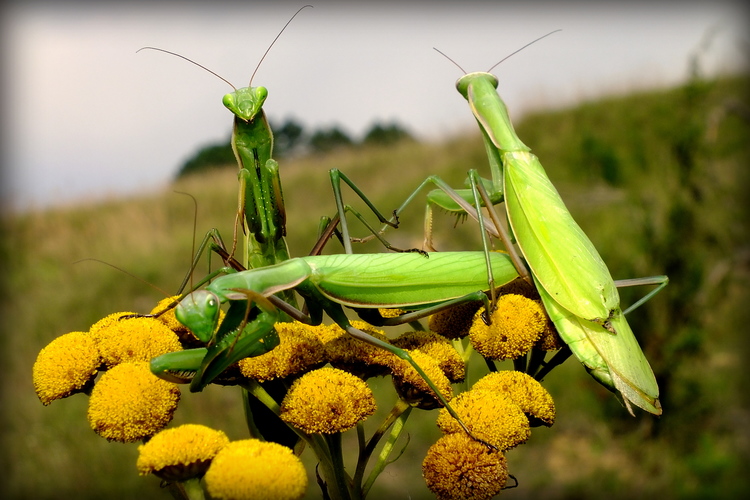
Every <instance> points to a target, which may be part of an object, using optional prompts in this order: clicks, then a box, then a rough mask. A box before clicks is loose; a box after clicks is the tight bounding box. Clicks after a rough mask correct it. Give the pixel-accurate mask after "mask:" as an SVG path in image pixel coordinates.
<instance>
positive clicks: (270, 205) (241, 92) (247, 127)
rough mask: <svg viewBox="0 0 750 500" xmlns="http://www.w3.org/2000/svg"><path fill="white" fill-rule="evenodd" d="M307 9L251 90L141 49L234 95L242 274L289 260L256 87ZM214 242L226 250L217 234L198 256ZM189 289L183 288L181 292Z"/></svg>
mask: <svg viewBox="0 0 750 500" xmlns="http://www.w3.org/2000/svg"><path fill="white" fill-rule="evenodd" d="M307 7H312V6H311V5H305V6H303V7H301V8H300V9H298V10H297V12H295V14H294V15H293V16H292V17H291V18H290V19H289V20H288V21H287V23H286V24H285V25H284V27H283V28H282V29H281V30H280V31H279V33H278V34H277V35H276V38H274V40H273V41H272V42H271V44H270V45H269V46H268V48H267V49H266V52H265V53H264V54H263V56H262V57H261V59H260V61H259V62H258V65H257V66H256V68H255V71H254V72H253V74H252V75H251V77H250V83H249V84H248V86H247V87H243V88H239V89H238V88H236V87H235V86H234V85H233V84H232V83H231V82H229V81H228V80H226V79H225V78H224V77H222V76H221V75H219V74H217V73H215V72H214V71H212V70H210V69H208V68H207V67H205V66H203V65H201V64H198V63H197V62H195V61H193V60H191V59H189V58H187V57H185V56H183V55H181V54H177V53H175V52H170V51H168V50H164V49H160V48H156V47H143V48H142V49H139V51H140V50H145V49H147V50H156V51H159V52H164V53H167V54H170V55H173V56H176V57H179V58H181V59H184V60H186V61H188V62H190V63H191V64H194V65H196V66H198V67H200V68H201V69H203V70H205V71H207V72H209V73H211V74H212V75H214V76H216V77H217V78H219V79H220V80H222V81H224V82H225V83H227V84H228V85H229V86H230V87H232V89H233V90H234V91H233V92H231V93H229V94H226V95H225V96H224V97H223V99H222V103H223V104H224V106H225V107H226V108H227V109H229V111H231V112H232V114H233V115H234V122H233V127H232V137H231V145H232V150H233V152H234V155H235V158H236V160H237V164H238V166H239V170H238V179H239V195H238V204H237V214H236V216H235V224H234V234H233V238H232V249H231V251H230V252H229V253H228V257H229V258H233V257H234V252H235V249H236V246H237V240H238V239H239V235H238V233H239V231H240V230H241V231H242V233H243V234H244V252H243V259H242V264H241V265H242V267H243V268H244V269H254V268H259V267H263V266H268V265H272V264H276V263H278V262H282V261H284V260H287V259H288V258H289V249H288V247H287V243H286V239H285V236H286V210H285V207H284V196H283V193H282V189H281V178H280V174H279V164H278V162H277V161H276V160H274V159H273V158H272V156H273V133H272V131H271V128H270V127H269V125H268V120H267V119H266V115H265V112H264V111H263V104H264V103H265V101H266V98H267V97H268V89H266V88H265V87H262V86H258V87H253V86H252V82H253V79H254V78H255V74H256V73H257V71H258V69H259V68H260V65H261V64H262V63H263V60H264V59H265V57H266V55H268V52H269V51H270V50H271V48H272V47H273V46H274V44H275V43H276V41H277V40H278V39H279V37H280V36H281V34H282V33H283V32H284V30H285V29H286V28H287V26H289V24H290V23H291V22H292V21H293V20H294V18H295V17H296V16H297V15H298V14H299V13H300V12H301V11H302V10H303V9H305V8H307ZM238 228H239V229H238ZM211 238H213V240H214V241H213V242H211V248H212V249H213V250H217V249H218V248H222V249H223V247H224V245H223V243H221V242H220V237H219V236H218V233H217V232H216V231H215V230H214V231H212V232H210V233H209V235H207V237H206V239H204V242H203V244H202V245H201V249H199V251H198V255H200V254H201V253H202V249H203V247H204V246H205V245H206V244H207V243H209V240H210V239H211ZM217 239H218V241H217ZM196 260H197V257H196ZM224 262H225V264H227V265H229V264H230V262H229V260H228V259H227V258H225V259H224ZM196 264H197V262H194V263H193V266H192V268H195V265H196ZM236 267H237V266H235V268H236ZM185 284H186V283H183V287H184V285H185ZM284 299H285V300H287V301H288V302H290V303H292V304H294V303H295V297H294V295H293V294H292V293H288V294H284Z"/></svg>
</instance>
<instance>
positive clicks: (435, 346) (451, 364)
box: [393, 331, 466, 382]
mask: <svg viewBox="0 0 750 500" xmlns="http://www.w3.org/2000/svg"><path fill="white" fill-rule="evenodd" d="M393 345H395V346H397V347H400V348H402V349H416V350H419V351H421V352H423V353H425V354H428V355H430V356H432V357H433V358H435V360H437V362H438V365H439V366H440V369H441V370H443V373H445V376H446V377H448V380H450V381H451V382H460V381H461V380H463V379H464V378H465V377H466V363H464V360H463V359H462V358H461V355H460V354H459V353H458V351H456V349H455V348H454V347H453V345H451V343H450V341H449V340H448V339H446V338H445V337H443V336H442V335H438V334H436V333H434V332H425V331H421V332H406V333H404V334H402V335H400V336H399V337H398V338H396V339H394V340H393Z"/></svg>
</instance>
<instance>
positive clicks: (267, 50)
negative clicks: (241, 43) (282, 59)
mask: <svg viewBox="0 0 750 500" xmlns="http://www.w3.org/2000/svg"><path fill="white" fill-rule="evenodd" d="M307 7H310V8H311V9H312V8H313V6H312V5H303V6H302V7H300V8H299V10H298V11H297V12H295V13H294V15H293V16H292V17H291V19H289V20H288V21H287V22H286V24H285V25H284V27H283V28H281V31H279V34H278V35H276V38H274V39H273V42H271V45H269V46H268V48H267V49H266V52H265V53H264V54H263V57H261V58H260V61H258V65H257V66H256V67H255V71H253V74H252V75H250V83H248V85H247V86H248V87H252V85H253V78H255V73H257V72H258V69H259V68H260V65H261V64H263V60H264V59H265V58H266V56H267V55H268V53H269V52H270V51H271V48H272V47H273V46H274V44H275V43H276V40H278V39H279V37H280V36H281V34H282V33H283V32H284V30H285V29H286V27H287V26H289V24H290V23H291V22H292V21H294V18H295V17H297V14H299V13H300V12H302V10H303V9H306V8H307Z"/></svg>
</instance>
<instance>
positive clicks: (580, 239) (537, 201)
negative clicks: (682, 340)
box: [456, 72, 667, 415]
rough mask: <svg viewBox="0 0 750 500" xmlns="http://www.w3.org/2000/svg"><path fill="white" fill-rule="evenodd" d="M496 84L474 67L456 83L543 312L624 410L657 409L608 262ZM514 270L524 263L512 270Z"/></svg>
mask: <svg viewBox="0 0 750 500" xmlns="http://www.w3.org/2000/svg"><path fill="white" fill-rule="evenodd" d="M497 85H498V80H497V78H496V77H495V76H493V75H491V74H490V73H488V72H480V73H469V74H466V75H464V76H463V77H461V78H460V79H459V80H458V82H457V83H456V88H457V89H458V91H459V92H460V93H461V95H462V96H463V97H464V98H465V99H466V100H467V101H468V102H469V107H470V108H471V111H472V113H473V114H474V117H475V118H476V120H477V122H478V123H479V127H480V130H481V131H482V135H483V137H484V140H485V145H486V150H487V153H488V156H489V161H490V165H491V166H493V167H495V168H496V167H497V166H501V167H502V193H501V194H502V196H504V199H505V208H506V214H507V219H508V222H509V227H510V230H511V232H512V235H513V236H514V237H515V240H516V242H517V244H518V247H519V248H520V250H521V253H522V254H523V257H524V258H525V260H526V262H527V263H528V266H529V268H530V270H531V275H532V277H533V281H534V283H535V284H536V287H537V290H538V291H539V294H540V295H541V297H542V301H543V302H544V305H545V308H546V309H547V313H548V314H549V316H550V318H551V319H552V320H553V322H554V323H555V326H556V327H557V330H558V332H559V333H560V336H561V337H562V338H563V340H564V341H565V342H566V343H567V344H568V346H569V347H570V349H571V350H572V351H573V353H574V354H575V356H576V357H577V358H578V359H579V361H581V363H583V364H584V366H585V367H586V368H587V369H588V370H589V372H590V373H591V374H592V375H593V376H594V378H595V379H596V380H598V381H599V382H601V383H602V384H603V385H605V386H606V387H608V388H610V389H611V390H613V391H615V392H619V393H620V395H621V396H622V399H623V401H624V403H625V405H626V407H627V409H628V411H630V413H632V408H631V406H630V405H631V403H632V404H634V405H636V406H638V407H640V408H642V409H644V410H646V411H648V412H650V413H653V414H655V415H660V414H661V405H660V404H659V388H658V386H657V383H656V379H655V377H654V374H653V371H652V370H651V367H650V366H649V363H648V361H647V360H646V357H645V356H644V354H643V352H642V351H641V348H640V346H639V345H638V342H637V341H636V339H635V336H634V334H633V332H632V330H631V329H630V326H629V325H628V323H627V320H626V319H625V315H624V314H623V311H622V310H621V308H620V298H619V294H618V292H617V288H616V285H615V282H614V281H613V279H612V276H611V275H610V272H609V269H608V268H607V266H606V264H605V263H604V261H603V260H602V258H601V256H600V255H599V252H597V250H596V248H595V247H594V245H593V243H592V242H591V240H590V239H589V238H588V236H586V234H585V233H584V232H583V230H582V229H581V228H580V226H579V225H578V224H577V223H576V222H575V220H574V219H573V217H572V216H571V214H570V212H569V211H568V209H567V208H566V206H565V204H564V203H563V201H562V198H560V195H559V194H558V192H557V190H556V189H555V187H554V186H553V185H552V183H551V182H550V180H549V178H548V177H547V174H546V173H545V171H544V169H543V168H542V165H541V163H540V162H539V159H538V158H537V157H536V156H535V155H533V154H532V153H531V152H530V151H531V150H530V148H529V147H527V146H526V145H525V144H524V143H523V142H522V141H521V140H520V139H519V138H518V136H517V135H516V133H515V131H514V129H513V125H512V123H511V121H510V116H509V115H508V111H507V108H506V106H505V104H504V103H503V101H502V99H501V98H500V96H499V95H498V93H497V91H496V89H497ZM493 175H494V170H493ZM478 188H479V189H480V190H482V188H483V186H478ZM499 194H500V193H497V195H499ZM497 195H496V197H495V198H497V197H498V196H497ZM456 201H460V200H456ZM492 203H494V200H490V199H488V200H487V203H486V205H487V206H491V204H492ZM469 208H471V207H469ZM496 226H497V227H496V228H495V229H494V230H492V231H491V232H493V234H495V235H497V236H499V237H501V238H503V239H504V240H505V244H506V246H508V248H509V249H510V248H511V247H512V243H511V241H510V238H509V237H507V236H505V237H503V234H502V232H501V228H500V225H499V224H498V225H496ZM519 274H525V270H523V269H519ZM644 283H647V284H653V283H659V284H661V287H663V286H665V285H666V283H667V278H666V276H660V277H654V278H649V279H645V281H644ZM628 284H629V285H630V284H633V283H628ZM661 287H660V288H661ZM660 288H657V290H655V291H653V292H651V293H650V294H649V295H647V296H646V297H644V299H642V300H641V301H639V302H638V305H640V304H641V303H642V302H643V301H645V300H646V299H647V298H649V297H650V296H652V295H653V294H654V293H656V292H657V291H658V290H659V289H660ZM631 309H632V308H631Z"/></svg>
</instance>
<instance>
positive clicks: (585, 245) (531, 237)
mask: <svg viewBox="0 0 750 500" xmlns="http://www.w3.org/2000/svg"><path fill="white" fill-rule="evenodd" d="M503 164H504V167H505V168H504V180H505V181H504V191H505V206H506V210H507V213H508V220H509V222H510V226H511V229H512V230H513V234H514V235H515V237H516V241H517V242H518V246H519V247H520V248H521V252H522V253H523V255H524V257H525V258H526V261H527V262H528V264H529V267H531V270H532V272H533V274H534V276H535V277H536V278H537V279H538V280H539V283H540V284H541V286H542V287H543V288H544V289H545V290H546V291H547V293H549V295H550V296H551V297H552V298H553V299H554V300H555V302H557V303H558V304H560V306H562V307H563V308H564V309H566V310H568V311H570V312H571V313H572V314H574V315H575V316H577V317H579V318H581V319H585V320H589V321H596V322H597V323H601V324H603V323H604V322H605V321H607V320H608V319H609V318H610V317H611V316H612V315H613V312H614V311H615V310H616V309H618V308H619V304H620V297H619V294H618V293H617V288H616V287H615V284H614V281H613V280H612V276H611V275H610V273H609V269H608V268H607V265H606V264H605V263H604V261H603V260H602V258H601V256H600V255H599V252H597V250H596V248H594V244H593V243H591V240H589V238H588V236H586V234H585V233H584V232H583V230H582V229H581V228H580V226H578V224H577V223H576V221H575V220H573V217H572V216H571V215H570V212H568V209H567V208H566V207H565V204H564V203H563V201H562V199H561V198H560V195H559V194H558V193H557V190H556V189H555V186H553V185H552V182H550V180H549V178H548V177H547V174H546V173H545V171H544V168H543V167H542V165H541V163H539V160H538V159H537V157H536V156H534V155H533V154H531V153H527V152H524V151H518V152H505V153H503Z"/></svg>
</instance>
